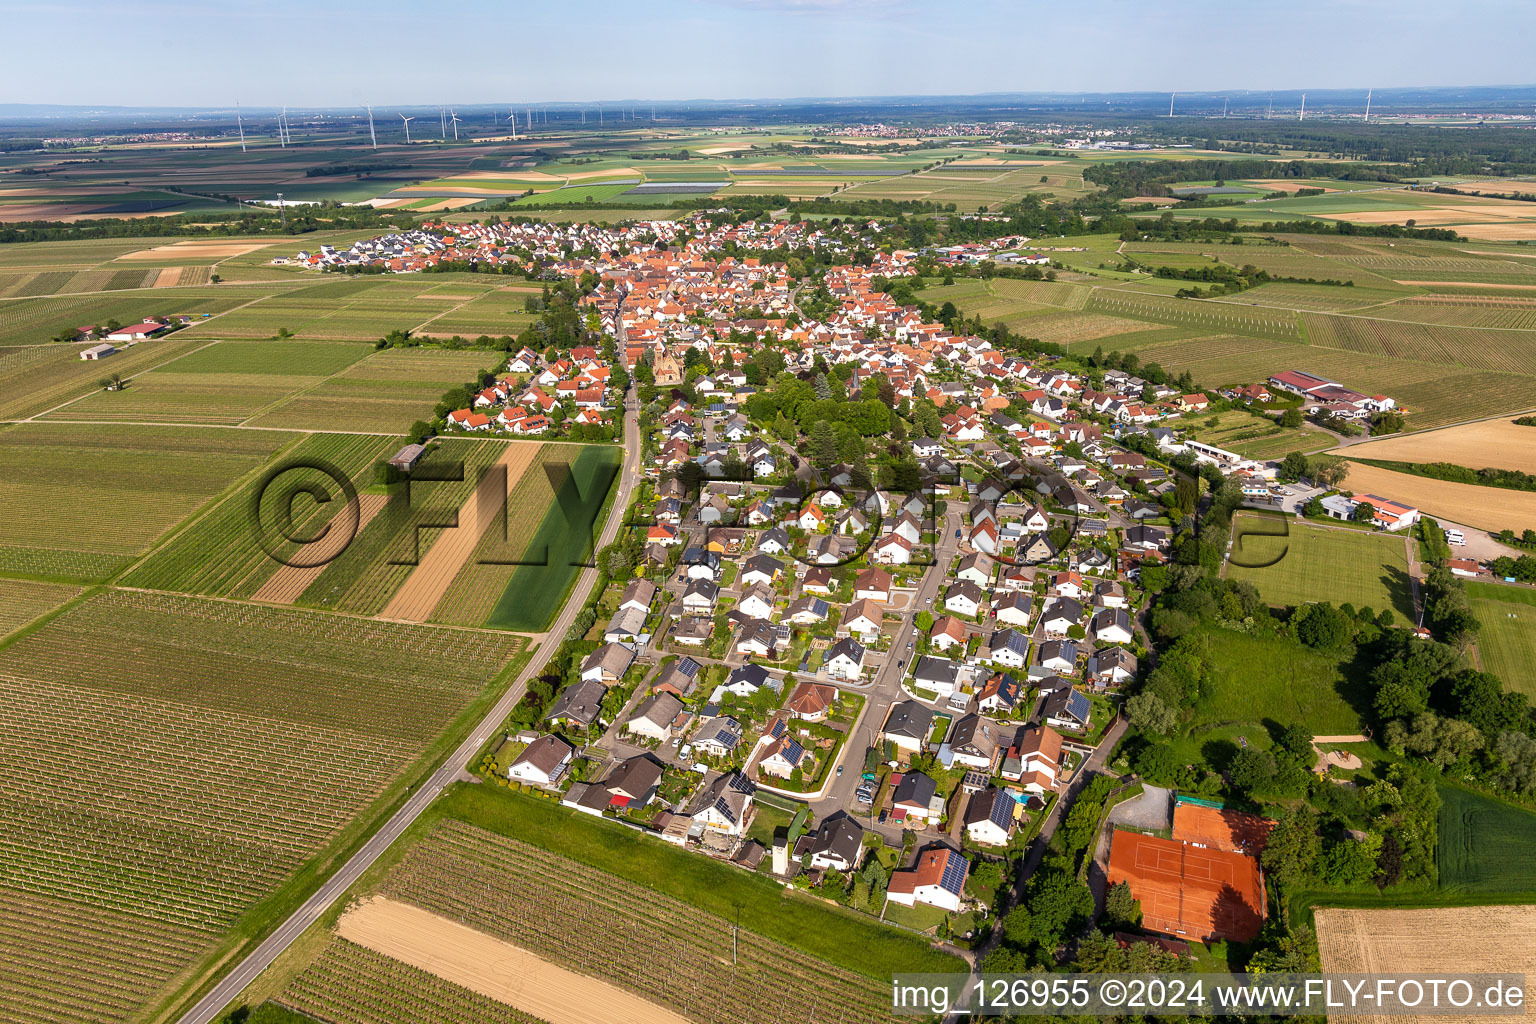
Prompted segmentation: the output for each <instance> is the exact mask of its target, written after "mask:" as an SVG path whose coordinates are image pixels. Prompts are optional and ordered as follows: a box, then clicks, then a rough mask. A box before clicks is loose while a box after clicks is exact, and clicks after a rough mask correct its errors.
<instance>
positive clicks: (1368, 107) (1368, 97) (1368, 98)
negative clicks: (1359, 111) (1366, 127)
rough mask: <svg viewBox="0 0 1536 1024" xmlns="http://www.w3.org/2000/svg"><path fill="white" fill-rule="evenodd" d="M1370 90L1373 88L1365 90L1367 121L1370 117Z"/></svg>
mask: <svg viewBox="0 0 1536 1024" xmlns="http://www.w3.org/2000/svg"><path fill="white" fill-rule="evenodd" d="M1372 91H1373V90H1371V89H1367V90H1365V119H1366V120H1367V121H1369V120H1370V119H1371V92H1372Z"/></svg>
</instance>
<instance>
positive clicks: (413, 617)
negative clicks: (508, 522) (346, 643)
mask: <svg viewBox="0 0 1536 1024" xmlns="http://www.w3.org/2000/svg"><path fill="white" fill-rule="evenodd" d="M541 447H543V446H542V445H538V444H526V443H521V442H511V443H508V445H507V450H506V452H504V453H503V454H502V456H501V458H499V459H497V460H496V464H495V466H493V467H492V472H489V473H487V474H486V475H485V479H483V480H481V481H480V485H479V486H478V487H476V488H475V491H474V493H473V494H471V495H470V496H469V497H468V498H467V499H466V500H465V502H464V505H463V507H461V508H460V509H459V525H458V526H455V527H452V528H451V529H447V530H444V531H443V535H442V536H441V537H439V538H438V539H437V543H435V544H433V545H432V546H431V547H430V548H428V549H427V553H426V554H425V555H423V556H422V557H421V562H420V564H418V565H417V566H416V568H414V569H412V570H411V574H410V575H409V576H407V577H406V578H405V583H404V584H402V585H401V587H400V589H399V590H397V591H396V592H395V596H394V597H392V598H390V599H389V604H387V605H385V606H384V610H383V611H382V612H381V613H379V617H380V618H384V619H400V620H403V621H405V622H425V621H427V616H429V615H431V614H432V609H433V608H436V607H437V603H438V602H439V601H441V600H442V599H443V595H444V594H446V593H447V592H448V585H449V584H451V583H452V582H453V578H454V577H455V576H457V575H458V574H459V570H460V569H461V568H463V566H464V560H465V559H467V558H468V557H469V555H470V552H472V551H474V550H475V545H476V544H477V543H479V541H480V535H481V534H482V533H484V532H485V528H486V527H487V526H489V525H490V524H491V520H493V519H495V518H496V513H497V512H499V511H501V509H502V508H504V507H505V506H506V502H507V495H508V494H510V493H511V489H512V488H513V487H515V486H517V482H518V480H520V479H522V476H523V471H524V470H525V469H527V468H528V467H529V466H530V465H531V464H532V463H533V460H534V457H535V456H537V455H538V454H539V449H540V448H541ZM497 466H505V467H506V475H505V476H503V475H502V474H500V473H498V472H496V471H495V469H496V467H497ZM498 491H499V492H500V493H497V492H498Z"/></svg>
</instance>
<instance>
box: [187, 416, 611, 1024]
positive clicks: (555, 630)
mask: <svg viewBox="0 0 1536 1024" xmlns="http://www.w3.org/2000/svg"><path fill="white" fill-rule="evenodd" d="M624 449H625V459H624V463H623V466H622V467H621V468H620V472H619V480H618V487H617V491H616V493H615V495H614V501H613V507H612V509H611V511H610V512H609V514H608V521H607V522H606V523H605V524H604V525H603V531H602V534H601V535H600V536H599V538H598V540H597V542H596V543H595V544H594V545H593V552H594V553H596V551H598V550H600V549H601V548H602V547H603V546H604V545H606V544H609V543H611V542H612V541H613V539H614V538H615V537H617V536H618V532H619V527H620V526H621V524H622V523H623V521H624V514H625V511H626V510H627V508H628V506H629V501H630V498H631V496H632V494H633V493H634V488H635V485H636V483H637V482H638V480H639V476H640V472H639V471H640V424H639V413H638V407H637V406H636V405H635V403H634V399H633V397H632V396H630V397H627V398H626V400H625V407H624ZM597 576H598V571H597V569H595V568H587V569H583V570H581V573H580V575H579V576H578V577H577V580H576V585H575V587H574V588H573V590H572V592H571V596H570V597H569V599H567V601H566V603H565V607H564V608H563V609H561V611H560V614H559V615H558V616H557V617H556V619H555V621H554V623H552V624H551V626H550V628H549V629H548V630H546V631H545V632H544V633H541V634H537V635H535V636H533V637H532V638H531V640H532V641H535V642H538V643H539V644H540V646H541V651H540V654H541V655H542V656H544V657H547V656H548V655H549V654H550V653H551V652H550V650H549V647H548V645H549V643H550V642H551V641H553V642H554V643H556V644H558V643H559V642H560V640H561V638H563V637H564V636H565V632H566V630H567V629H569V628H570V626H571V622H572V620H574V619H575V617H576V612H577V611H578V610H579V609H580V608H581V607H582V606H583V605H584V604H585V603H586V599H587V596H588V594H589V593H590V592H591V590H592V587H593V585H594V584H595V583H596V582H597ZM541 665H542V658H535V659H533V660H531V661H530V662H529V663H528V665H527V666H525V667H524V669H523V670H522V672H520V673H519V674H518V676H517V678H516V679H514V680H513V681H512V683H511V685H510V686H508V687H507V691H506V692H505V693H504V694H502V696H501V699H500V700H498V701H497V702H496V704H495V706H494V707H492V708H491V709H490V711H488V712H487V713H486V715H485V717H484V718H482V719H481V720H480V723H479V725H477V726H476V727H475V728H474V730H473V731H472V732H471V733H470V735H469V736H468V737H466V738H465V740H464V742H463V743H461V744H459V746H458V747H457V748H456V749H455V750H454V751H453V753H452V754H450V755H449V756H448V759H447V760H446V761H444V762H443V763H442V765H441V766H439V767H438V769H437V771H435V772H433V773H432V777H431V778H430V779H428V780H427V781H426V783H424V784H423V785H422V786H420V787H418V788H417V789H416V791H415V792H413V793H411V795H410V797H409V798H408V799H407V800H406V802H405V803H404V804H403V805H402V806H401V808H400V809H399V810H398V811H396V812H395V813H394V814H393V815H392V816H391V817H390V819H389V820H388V821H387V822H386V823H385V824H384V827H383V828H381V829H380V830H379V831H378V832H376V833H374V834H373V836H371V837H370V838H369V839H368V841H367V842H366V843H364V844H363V846H362V847H361V848H360V849H359V850H358V851H357V852H356V853H354V854H353V855H352V857H351V858H350V859H349V860H348V861H347V862H346V863H345V864H343V865H342V867H341V869H340V870H339V871H337V872H336V873H335V874H334V875H332V876H331V877H330V878H328V879H326V881H325V882H324V884H322V885H321V886H320V888H319V889H318V890H316V891H315V893H314V894H313V895H311V896H310V897H309V899H307V900H305V901H304V903H303V905H302V906H300V907H299V908H298V909H297V910H295V911H294V912H293V914H292V915H290V916H289V917H288V919H287V920H285V921H284V922H283V923H282V924H281V925H279V926H278V928H277V930H276V931H274V932H273V933H272V934H271V935H269V936H268V937H267V938H266V940H265V941H263V942H262V943H261V945H259V946H257V947H256V949H255V950H253V951H252V952H251V953H250V954H248V955H247V956H246V957H245V959H244V960H242V961H240V963H239V964H237V965H236V966H235V967H234V969H233V970H231V971H230V972H229V973H228V974H226V975H225V976H224V977H223V978H221V979H220V980H219V982H218V983H217V984H215V985H214V987H213V988H212V989H210V990H209V991H208V993H207V994H206V995H204V996H203V998H202V999H200V1000H198V1002H197V1004H196V1005H195V1006H193V1007H192V1009H190V1010H188V1011H187V1012H186V1013H185V1014H183V1015H182V1017H181V1018H180V1024H210V1022H211V1021H213V1020H214V1019H215V1018H216V1017H217V1016H218V1015H219V1014H220V1013H221V1012H223V1010H224V1008H225V1007H226V1006H228V1005H229V1004H230V1003H232V1002H234V1001H235V999H237V998H238V997H239V995H240V993H241V992H242V991H244V990H245V987H246V986H247V985H249V984H250V983H251V982H252V981H254V980H255V979H256V977H257V975H259V974H261V972H262V971H264V970H266V969H267V967H269V966H270V965H271V964H272V962H273V961H275V960H276V959H277V958H278V956H280V955H281V954H282V952H283V951H284V950H286V949H287V948H288V947H289V946H290V945H292V944H293V942H294V941H295V940H297V939H298V937H299V936H300V935H301V934H303V932H304V930H305V929H306V928H308V927H309V926H310V925H311V924H313V923H314V922H315V921H316V920H318V919H319V918H320V916H321V915H322V914H324V913H325V912H326V911H327V910H328V909H330V907H331V906H332V905H333V904H334V903H335V902H336V900H337V899H338V898H340V896H341V894H342V893H344V892H346V890H347V889H348V888H349V887H350V886H351V885H352V883H354V882H356V881H357V880H358V879H359V878H360V877H362V875H363V872H365V871H367V870H368V869H369V868H370V867H372V866H373V864H374V862H375V861H377V860H378V859H379V857H380V856H381V855H383V853H384V851H385V850H387V849H389V847H390V845H391V844H392V843H394V841H395V840H396V839H398V838H400V835H401V834H402V833H403V832H405V830H406V829H407V828H409V827H410V825H411V823H412V822H414V821H415V820H416V819H417V818H418V817H420V816H421V813H422V812H423V811H425V810H426V809H427V806H428V805H429V804H430V803H431V802H432V801H433V800H434V799H436V797H437V795H438V794H439V793H441V792H442V791H443V790H444V789H446V788H447V787H448V785H449V784H450V783H452V782H453V781H454V779H455V778H456V777H457V776H458V774H459V772H460V771H461V770H462V769H463V768H464V767H465V766H466V765H468V764H469V762H470V759H471V758H473V757H474V756H475V755H476V754H477V753H479V751H480V748H481V747H482V746H483V745H484V744H485V742H486V740H488V739H489V738H490V736H491V734H492V733H494V732H495V731H496V730H497V729H498V728H500V727H501V724H502V723H503V722H505V721H506V719H507V716H508V715H509V714H511V712H512V709H513V707H515V706H516V705H517V702H518V701H519V700H521V699H522V697H523V694H524V692H525V691H526V690H527V688H528V681H529V679H531V678H532V677H533V675H534V673H535V672H537V671H538V668H539V667H540V666H541Z"/></svg>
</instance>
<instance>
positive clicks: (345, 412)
mask: <svg viewBox="0 0 1536 1024" xmlns="http://www.w3.org/2000/svg"><path fill="white" fill-rule="evenodd" d="M504 358H505V357H504V356H503V355H502V354H501V353H497V352H486V351H473V350H460V351H450V350H445V349H420V348H403V349H383V350H381V351H378V352H373V353H370V354H369V355H368V356H367V357H365V358H363V359H361V360H359V361H358V362H356V363H353V364H352V365H351V366H348V367H347V368H346V369H345V370H343V371H342V372H341V373H339V374H337V375H336V376H334V377H330V378H328V379H327V380H324V381H321V382H320V383H319V384H318V385H316V386H315V387H313V388H309V389H307V390H305V391H304V392H302V393H300V394H297V395H294V396H293V397H291V398H289V399H287V400H285V401H282V402H279V403H277V404H276V405H274V406H272V407H271V408H270V409H268V410H267V411H266V412H263V413H262V414H261V415H259V416H257V417H255V418H254V419H252V420H251V425H252V426H257V427H303V428H309V429H316V430H356V431H362V432H394V431H404V430H406V429H407V428H409V427H410V425H411V424H412V423H414V422H415V421H416V420H424V419H430V418H431V415H432V410H433V408H434V407H436V405H437V403H438V401H439V400H440V399H441V398H442V395H443V392H445V391H447V390H448V389H449V388H453V387H458V386H459V385H461V384H463V383H464V382H465V381H469V380H473V379H474V378H476V377H478V376H479V375H480V371H482V370H486V369H494V370H500V369H502V368H503V367H504V366H505V363H504V362H503V360H504Z"/></svg>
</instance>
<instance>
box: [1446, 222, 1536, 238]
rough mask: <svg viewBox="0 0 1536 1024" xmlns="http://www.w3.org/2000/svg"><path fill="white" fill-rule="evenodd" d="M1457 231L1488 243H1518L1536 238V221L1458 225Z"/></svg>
mask: <svg viewBox="0 0 1536 1024" xmlns="http://www.w3.org/2000/svg"><path fill="white" fill-rule="evenodd" d="M1456 231H1457V233H1458V234H1463V235H1466V236H1467V237H1468V238H1481V239H1483V240H1484V241H1487V242H1518V241H1523V240H1525V239H1527V238H1536V220H1520V221H1514V222H1512V223H1506V224H1458V225H1457V226H1456Z"/></svg>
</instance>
